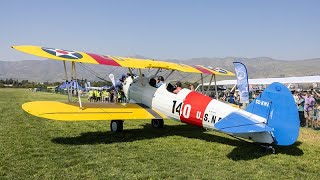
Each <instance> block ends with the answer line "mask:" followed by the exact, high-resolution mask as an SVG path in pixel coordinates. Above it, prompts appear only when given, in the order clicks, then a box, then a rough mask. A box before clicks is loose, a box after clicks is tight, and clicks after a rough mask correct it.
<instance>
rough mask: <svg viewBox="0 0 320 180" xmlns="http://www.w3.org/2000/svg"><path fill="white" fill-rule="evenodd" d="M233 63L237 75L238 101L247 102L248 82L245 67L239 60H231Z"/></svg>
mask: <svg viewBox="0 0 320 180" xmlns="http://www.w3.org/2000/svg"><path fill="white" fill-rule="evenodd" d="M233 64H234V69H235V71H236V75H237V81H238V83H237V86H238V90H239V95H240V103H249V82H248V72H247V68H246V66H245V65H244V64H242V63H241V62H233Z"/></svg>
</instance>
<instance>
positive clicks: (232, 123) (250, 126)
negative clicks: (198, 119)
mask: <svg viewBox="0 0 320 180" xmlns="http://www.w3.org/2000/svg"><path fill="white" fill-rule="evenodd" d="M214 127H215V128H217V129H218V130H220V131H222V132H225V133H232V134H239V133H256V132H269V131H273V128H270V127H269V126H267V125H266V124H265V123H263V122H259V121H257V120H255V119H253V118H252V117H249V116H246V115H244V114H240V113H237V112H233V113H230V114H229V115H228V116H227V117H225V118H223V119H221V120H220V121H219V122H217V123H216V124H215V125H214Z"/></svg>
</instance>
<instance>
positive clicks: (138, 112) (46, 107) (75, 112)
mask: <svg viewBox="0 0 320 180" xmlns="http://www.w3.org/2000/svg"><path fill="white" fill-rule="evenodd" d="M82 106H83V109H80V108H79V104H78V103H66V102H57V101H34V102H28V103H25V104H23V105H22V108H23V109H24V110H25V111H26V112H28V113H30V114H32V115H34V116H37V117H42V118H46V119H52V120H61V121H87V120H142V119H163V118H166V116H164V115H162V114H160V113H159V112H157V111H155V110H153V109H151V108H148V107H145V106H144V105H140V104H129V103H127V104H114V103H83V104H82Z"/></svg>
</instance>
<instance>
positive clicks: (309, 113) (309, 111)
mask: <svg viewBox="0 0 320 180" xmlns="http://www.w3.org/2000/svg"><path fill="white" fill-rule="evenodd" d="M304 101H305V104H304V111H305V116H306V125H307V127H309V126H310V125H311V123H312V118H313V106H314V104H315V100H314V98H313V97H312V96H311V95H310V93H309V92H307V95H306V96H305V97H304Z"/></svg>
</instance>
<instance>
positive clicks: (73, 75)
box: [71, 61, 82, 109]
mask: <svg viewBox="0 0 320 180" xmlns="http://www.w3.org/2000/svg"><path fill="white" fill-rule="evenodd" d="M72 78H73V79H75V81H76V92H77V93H78V101H79V106H80V109H82V103H81V98H80V93H79V84H78V80H77V78H76V63H75V62H74V61H72ZM71 87H72V86H71Z"/></svg>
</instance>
